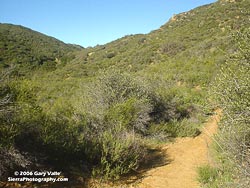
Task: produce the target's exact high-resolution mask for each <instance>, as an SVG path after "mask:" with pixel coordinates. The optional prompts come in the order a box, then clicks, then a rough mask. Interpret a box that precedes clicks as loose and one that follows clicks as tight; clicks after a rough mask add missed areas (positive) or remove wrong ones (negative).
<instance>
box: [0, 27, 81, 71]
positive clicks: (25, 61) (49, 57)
mask: <svg viewBox="0 0 250 188" xmlns="http://www.w3.org/2000/svg"><path fill="white" fill-rule="evenodd" d="M0 41H1V42H0V49H1V51H0V52H1V53H0V67H1V68H7V67H10V66H19V67H18V68H19V69H20V68H21V67H25V68H26V69H27V68H28V69H29V68H35V67H38V66H41V65H45V64H47V65H48V66H52V67H53V66H54V64H55V63H56V62H58V61H59V59H60V58H62V57H63V56H65V55H66V54H67V53H68V52H72V51H74V50H79V49H82V48H81V47H80V46H76V45H70V44H65V43H63V42H61V41H59V40H57V39H55V38H53V37H49V36H46V35H44V34H42V33H39V32H36V31H33V30H31V29H28V28H25V27H23V26H17V25H12V24H2V23H1V24H0ZM56 59H57V60H56Z"/></svg>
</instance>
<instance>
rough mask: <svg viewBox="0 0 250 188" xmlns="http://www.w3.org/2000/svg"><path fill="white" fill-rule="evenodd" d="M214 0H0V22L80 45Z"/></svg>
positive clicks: (141, 28)
mask: <svg viewBox="0 0 250 188" xmlns="http://www.w3.org/2000/svg"><path fill="white" fill-rule="evenodd" d="M215 1H216V0H0V23H11V24H17V25H22V26H25V27H28V28H31V29H33V30H35V31H39V32H41V33H44V34H46V35H49V36H53V37H55V38H57V39H59V40H61V41H63V42H65V43H72V44H79V45H81V46H84V47H89V46H95V45H97V44H100V45H102V44H105V43H108V42H111V41H113V40H116V39H118V38H121V37H123V36H125V35H130V34H139V33H143V34H146V33H149V32H150V31H152V30H155V29H158V28H159V27H160V26H161V25H163V24H165V23H166V22H167V21H168V20H169V18H171V17H172V15H173V14H178V13H181V12H184V11H188V10H191V9H193V8H195V7H197V6H201V5H205V4H209V3H213V2H215Z"/></svg>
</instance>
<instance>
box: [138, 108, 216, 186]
mask: <svg viewBox="0 0 250 188" xmlns="http://www.w3.org/2000/svg"><path fill="white" fill-rule="evenodd" d="M220 114H221V110H216V111H215V114H214V115H213V116H211V118H210V119H209V120H208V122H206V124H205V126H204V128H203V130H202V133H201V134H200V135H199V136H197V137H195V138H179V139H177V140H176V142H174V143H171V144H168V145H166V146H165V147H163V148H162V150H163V152H165V153H166V157H167V158H168V160H170V163H169V164H167V165H165V166H161V167H157V168H153V169H151V170H149V171H147V172H146V174H145V177H144V178H143V179H142V181H141V182H140V183H139V184H138V185H136V186H135V187H136V188H197V187H199V186H200V185H199V182H198V181H197V179H196V178H197V172H196V171H197V167H198V166H201V165H203V164H211V163H212V159H211V158H210V155H209V145H210V144H211V141H212V136H213V135H214V134H215V133H216V131H217V127H218V126H217V123H218V121H219V119H220Z"/></svg>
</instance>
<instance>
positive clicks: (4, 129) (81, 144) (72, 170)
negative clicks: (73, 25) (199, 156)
mask: <svg viewBox="0 0 250 188" xmlns="http://www.w3.org/2000/svg"><path fill="white" fill-rule="evenodd" d="M249 7H250V1H248V0H230V1H228V0H220V1H217V2H216V3H213V4H209V5H205V6H201V7H198V8H195V9H193V10H191V11H188V12H185V13H181V14H178V15H174V16H173V17H172V18H171V19H170V20H169V21H168V22H167V23H165V24H164V25H163V26H161V27H160V28H159V29H157V30H154V31H152V32H150V33H148V34H137V35H128V36H124V37H122V38H120V39H117V40H115V41H113V42H110V43H108V44H105V45H97V46H95V47H89V48H81V47H79V46H77V45H69V44H64V43H63V42H60V41H58V40H57V39H55V38H52V37H48V36H45V35H43V34H41V33H38V32H36V31H32V30H30V29H27V28H24V27H22V26H15V25H10V24H1V25H0V37H1V42H0V47H1V48H0V49H1V54H0V61H1V63H0V66H1V73H0V74H1V75H0V177H1V178H0V181H5V179H4V178H5V177H8V176H10V175H13V172H14V171H15V169H21V170H31V171H32V170H38V169H41V171H42V170H44V169H45V170H47V169H52V170H56V171H61V172H62V176H64V177H69V178H70V180H71V181H70V182H69V187H70V186H71V185H72V187H74V185H75V184H77V185H81V186H83V185H82V184H84V183H86V184H87V183H88V181H89V180H90V179H95V180H100V181H101V182H102V181H116V180H121V179H123V178H124V177H129V176H132V175H136V176H138V177H140V175H141V174H140V173H139V171H141V170H142V171H145V170H150V168H151V167H150V165H151V163H152V160H154V159H155V158H154V157H152V155H154V153H155V151H157V150H159V148H160V146H161V145H162V144H165V143H166V142H171V141H173V140H174V139H176V138H178V137H197V136H198V135H200V134H201V132H202V126H203V125H204V122H205V121H206V120H207V119H208V118H209V117H210V115H211V114H212V113H213V112H214V110H215V109H217V108H218V105H219V104H221V105H225V104H224V103H223V102H225V100H223V98H222V99H220V101H219V102H217V100H216V99H217V98H220V97H221V96H222V97H224V96H226V95H227V96H228V101H230V100H231V99H232V100H236V101H237V98H236V97H235V98H234V96H233V97H231V96H230V94H235V95H236V96H241V95H242V97H239V98H241V99H242V101H241V102H242V104H243V105H240V106H237V104H238V103H237V102H235V103H232V105H234V104H235V106H233V107H232V109H230V110H231V111H229V112H230V113H232V112H234V110H235V109H240V108H243V107H246V109H247V108H248V107H247V106H248V102H246V101H248V97H247V92H248V91H247V89H246V88H249V87H248V85H249V82H245V79H247V75H250V74H248V73H247V71H248V70H249V69H248V68H246V67H248V64H247V63H246V62H248V60H249V56H248V55H246V54H248V53H249V45H248V43H247V42H245V43H244V41H248V40H249V39H248V38H249V34H247V33H246V34H244V35H243V34H242V35H241V34H239V33H241V32H246V31H245V30H247V28H248V27H249V25H250V16H249V15H250V12H249V11H250V10H249ZM237 36H238V37H239V38H240V40H238V41H235V37H237ZM244 37H245V38H244ZM242 41H243V42H242ZM239 43H240V44H239ZM239 45H240V46H239ZM239 49H240V50H239ZM243 52H244V53H245V54H244V53H243ZM242 53H243V54H242ZM231 55H235V57H234V56H232V57H231ZM242 59H243V60H242ZM234 61H235V62H237V63H239V64H240V63H241V64H240V65H238V64H237V63H234ZM238 66H239V67H241V69H240V70H238V69H237V67H238ZM244 66H246V67H244ZM221 68H223V70H227V69H228V72H227V71H225V74H222V75H223V76H225V79H224V80H223V79H221V77H220V73H221V70H222V69H221ZM231 69H232V70H234V71H231ZM230 71H231V72H230ZM234 72H236V73H237V75H236V76H235V75H233V76H231V75H230V74H232V73H234ZM222 73H224V72H223V71H222ZM227 74H228V76H227ZM218 75H219V76H218ZM223 76H222V77H223ZM232 78H236V79H235V80H238V79H239V80H241V81H242V82H239V83H240V84H241V83H242V84H243V86H242V88H243V89H244V92H240V91H241V90H240V89H241V88H237V87H236V86H237V85H236V86H235V87H236V89H231V86H232V84H231V82H230V80H231V79H232ZM221 80H222V83H220V81H221ZM227 81H228V83H227ZM232 83H233V84H234V83H236V84H237V83H238V82H232ZM227 86H228V87H227ZM214 88H215V89H214ZM213 89H214V90H213ZM220 89H221V90H220ZM217 90H218V92H217ZM245 90H246V91H245ZM213 92H214V93H216V94H218V93H219V94H220V97H218V96H217V95H215V94H211V93H213ZM224 93H225V94H224ZM227 104H229V102H228V103H227ZM225 106H226V105H225ZM226 107H227V106H226ZM236 107H237V108H236ZM222 109H223V110H224V108H223V106H222ZM225 109H226V108H225ZM246 109H243V111H242V113H243V112H244V113H243V115H244V116H241V117H247V116H246V115H247V110H246ZM239 112H241V111H240V110H239ZM222 113H223V112H222ZM232 114H233V113H232ZM237 114H238V111H237V112H236V113H235V114H233V115H235V117H237ZM221 122H226V123H228V122H230V121H227V120H225V119H223V117H222V120H221ZM246 122H247V121H246ZM235 127H237V126H235ZM239 135H240V134H239ZM201 137H202V134H201ZM198 138H199V137H198ZM242 138H243V137H242ZM244 138H245V137H244ZM228 140H230V138H228ZM235 140H237V139H235ZM244 146H245V145H244ZM247 146H248V145H247ZM189 153H192V151H190V152H189ZM158 157H159V159H160V157H161V156H158ZM159 159H158V160H159ZM180 160H181V158H180ZM222 166H223V165H222ZM218 168H219V167H218ZM222 168H223V169H222V170H221V169H219V170H218V174H220V176H219V175H218V177H221V176H222V177H223V173H224V171H223V170H224V166H223V167H222ZM220 170H221V171H220ZM138 173H139V174H138ZM208 179H209V178H208ZM90 182H91V181H90ZM34 184H35V183H34ZM58 184H59V185H58V186H59V187H60V186H61V185H62V183H61V184H60V183H58ZM0 185H1V184H0ZM35 185H36V186H40V185H38V184H35ZM56 185H57V184H56ZM56 185H55V186H56ZM67 185H68V184H67ZM41 186H42V185H41ZM45 186H47V184H46V185H45Z"/></svg>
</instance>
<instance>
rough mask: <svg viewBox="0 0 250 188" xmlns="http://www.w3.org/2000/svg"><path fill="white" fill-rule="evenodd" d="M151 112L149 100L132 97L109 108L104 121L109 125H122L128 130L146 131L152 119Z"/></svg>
mask: <svg viewBox="0 0 250 188" xmlns="http://www.w3.org/2000/svg"><path fill="white" fill-rule="evenodd" d="M151 112H152V107H151V105H150V104H149V101H147V100H144V101H143V100H139V99H136V98H130V99H128V100H127V101H124V102H123V103H118V104H115V105H114V106H112V107H111V108H109V110H108V111H107V114H106V115H105V119H104V121H105V123H106V124H108V127H110V126H112V125H121V126H122V127H124V128H125V129H127V130H134V131H136V132H138V133H145V131H146V129H147V125H148V124H149V122H150V120H151V118H150V115H149V114H150V113H151Z"/></svg>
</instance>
